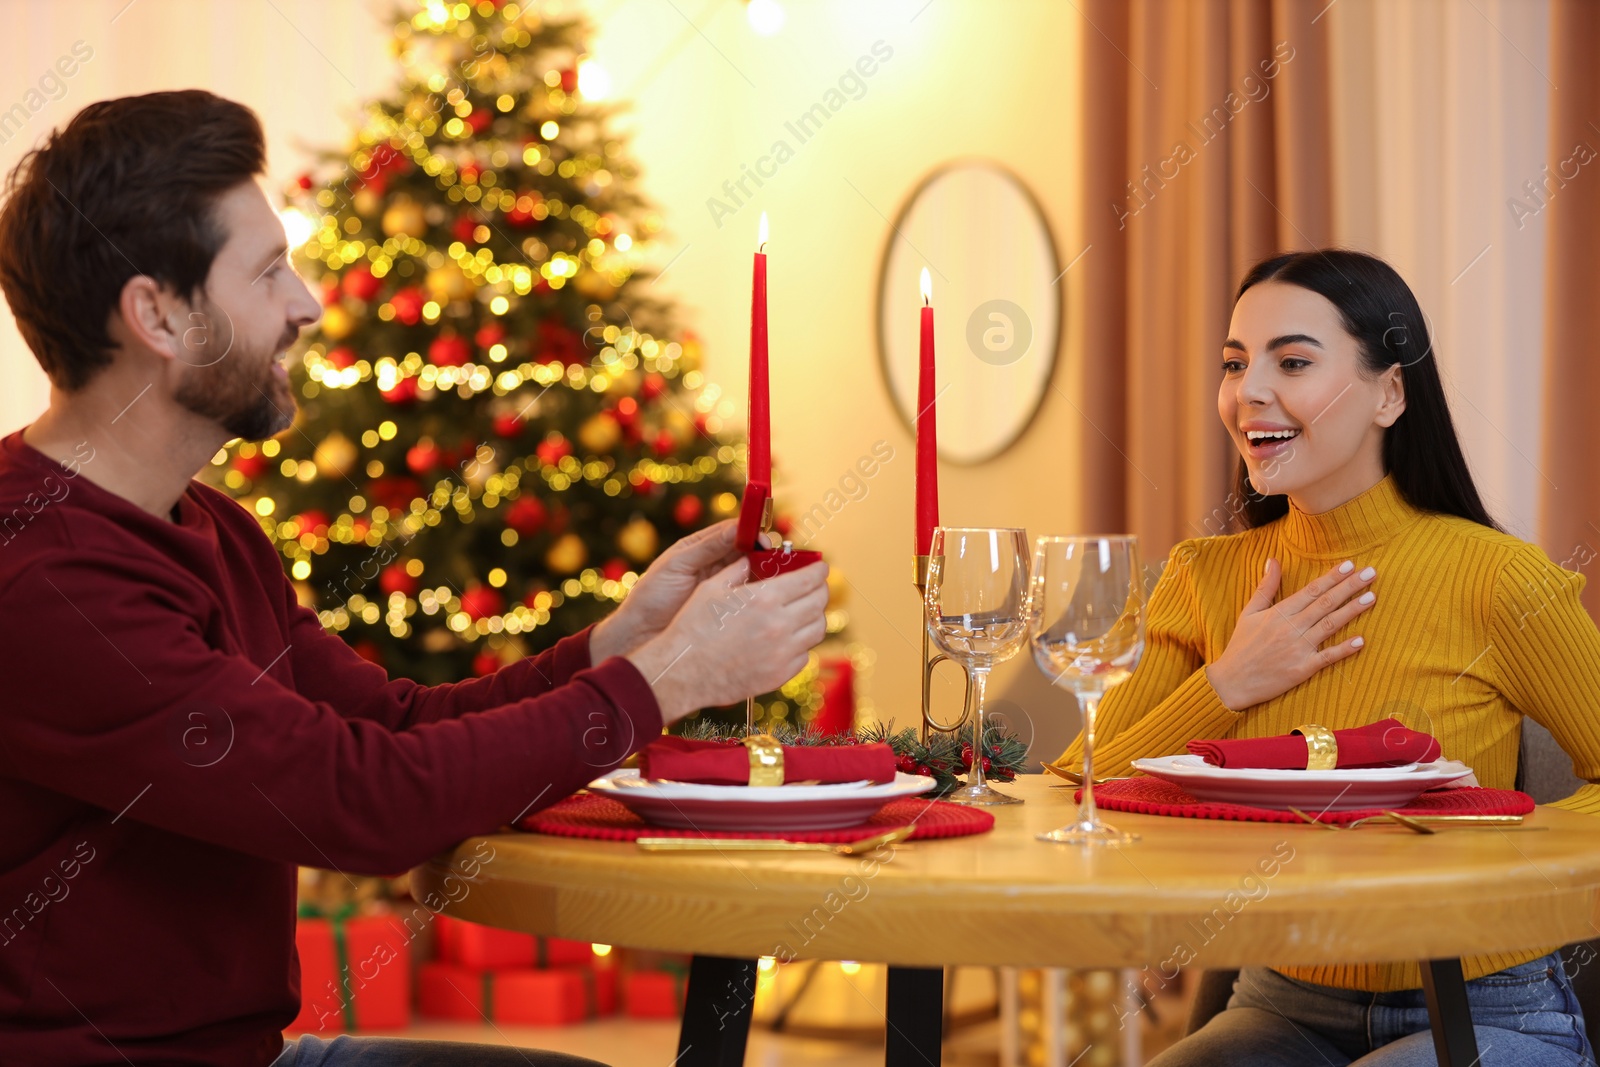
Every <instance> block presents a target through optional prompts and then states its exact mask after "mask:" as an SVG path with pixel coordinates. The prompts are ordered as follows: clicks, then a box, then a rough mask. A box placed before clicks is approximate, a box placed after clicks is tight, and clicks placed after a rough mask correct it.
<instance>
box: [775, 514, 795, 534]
mask: <svg viewBox="0 0 1600 1067" xmlns="http://www.w3.org/2000/svg"><path fill="white" fill-rule="evenodd" d="M772 525H773V526H775V527H777V529H778V532H779V533H780V534H782V535H783V536H785V537H788V536H789V531H790V530H792V529H794V520H793V519H791V518H789V516H787V515H785V514H783V513H782V512H779V513H778V514H776V515H774V516H773V517H772Z"/></svg>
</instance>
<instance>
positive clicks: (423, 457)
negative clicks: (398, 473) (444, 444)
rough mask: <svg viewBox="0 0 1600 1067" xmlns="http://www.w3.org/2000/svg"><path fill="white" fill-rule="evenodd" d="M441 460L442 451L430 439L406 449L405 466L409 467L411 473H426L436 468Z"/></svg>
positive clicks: (442, 457)
mask: <svg viewBox="0 0 1600 1067" xmlns="http://www.w3.org/2000/svg"><path fill="white" fill-rule="evenodd" d="M443 462H444V453H443V452H441V451H440V450H439V446H438V445H436V444H434V443H433V442H431V441H429V442H426V443H423V444H415V445H412V446H411V447H410V448H408V449H406V466H407V467H410V468H411V471H412V473H413V474H420V475H426V474H428V473H429V472H430V471H434V470H437V469H438V468H439V467H440V466H441V465H443Z"/></svg>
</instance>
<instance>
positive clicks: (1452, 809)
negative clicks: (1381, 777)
mask: <svg viewBox="0 0 1600 1067" xmlns="http://www.w3.org/2000/svg"><path fill="white" fill-rule="evenodd" d="M1082 794H1083V790H1081V789H1079V790H1077V791H1076V792H1075V793H1074V794H1073V795H1074V796H1075V797H1079V796H1082ZM1094 802H1095V804H1096V805H1097V806H1099V807H1102V808H1105V809H1107V810H1109V811H1132V812H1137V813H1138V814H1140V815H1176V816H1178V817H1179V818H1184V819H1232V820H1234V821H1237V822H1294V823H1302V824H1303V823H1304V820H1302V819H1301V818H1300V816H1298V815H1296V814H1295V813H1294V812H1292V811H1278V810H1276V809H1273V808H1256V807H1251V806H1250V805H1248V804H1218V803H1211V802H1209V801H1200V800H1196V799H1195V798H1194V797H1192V796H1190V795H1189V794H1188V793H1185V792H1184V791H1183V789H1182V787H1181V786H1178V785H1174V784H1173V783H1172V782H1167V781H1163V780H1161V779H1160V778H1150V777H1145V776H1140V777H1134V778H1123V779H1120V780H1118V781H1115V782H1107V783H1106V784H1105V785H1101V786H1096V787H1095V791H1094ZM1385 810H1386V809H1384V808H1368V809H1364V810H1360V811H1327V812H1322V813H1320V814H1319V813H1318V812H1314V811H1309V812H1307V813H1306V814H1308V815H1315V816H1317V821H1319V822H1326V823H1347V822H1355V821H1356V820H1357V819H1364V818H1366V817H1368V816H1369V815H1382V814H1383V812H1384V811H1385ZM1388 810H1392V811H1398V812H1399V813H1400V814H1401V815H1526V814H1528V812H1530V811H1532V810H1533V798H1532V797H1530V796H1529V795H1528V794H1526V793H1519V792H1517V791H1516V790H1515V789H1482V788H1478V787H1476V786H1462V787H1461V788H1459V789H1434V790H1431V791H1429V792H1427V793H1424V794H1422V795H1421V796H1419V797H1418V798H1417V799H1416V800H1414V801H1412V802H1411V804H1410V805H1408V806H1407V807H1404V808H1392V809H1388Z"/></svg>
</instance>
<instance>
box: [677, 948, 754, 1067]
mask: <svg viewBox="0 0 1600 1067" xmlns="http://www.w3.org/2000/svg"><path fill="white" fill-rule="evenodd" d="M755 998H756V961H755V960H738V959H728V958H726V957H724V956H696V957H694V959H693V960H692V961H691V962H690V964H689V989H688V992H687V994H686V996H685V998H684V1005H683V1024H682V1025H681V1026H680V1027H679V1028H678V1058H677V1059H676V1060H674V1061H673V1062H674V1064H676V1065H677V1067H741V1065H742V1064H743V1063H744V1045H745V1039H746V1038H748V1037H749V1036H750V1014H751V1008H752V1007H753V1005H754V1003H755Z"/></svg>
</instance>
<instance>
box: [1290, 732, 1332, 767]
mask: <svg viewBox="0 0 1600 1067" xmlns="http://www.w3.org/2000/svg"><path fill="white" fill-rule="evenodd" d="M1289 732H1290V733H1292V734H1300V735H1301V736H1302V737H1304V738H1305V739H1306V770H1308V771H1331V770H1334V769H1336V768H1337V767H1338V766H1339V743H1338V742H1337V741H1335V740H1334V739H1333V731H1332V730H1330V729H1328V728H1327V727H1326V726H1317V725H1316V724H1314V723H1306V724H1305V725H1304V726H1296V727H1295V728H1294V729H1293V730H1290V731H1289Z"/></svg>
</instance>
